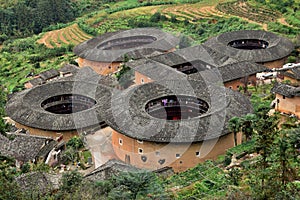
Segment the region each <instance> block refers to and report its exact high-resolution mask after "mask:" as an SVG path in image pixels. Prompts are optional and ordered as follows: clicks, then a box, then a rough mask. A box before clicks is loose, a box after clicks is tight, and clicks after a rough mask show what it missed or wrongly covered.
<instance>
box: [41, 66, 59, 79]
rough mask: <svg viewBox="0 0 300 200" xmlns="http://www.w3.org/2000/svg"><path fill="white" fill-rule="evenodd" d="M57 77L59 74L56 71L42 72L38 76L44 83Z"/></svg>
mask: <svg viewBox="0 0 300 200" xmlns="http://www.w3.org/2000/svg"><path fill="white" fill-rule="evenodd" d="M57 76H59V72H58V70H56V69H49V70H47V71H43V72H41V73H40V74H39V77H40V78H41V79H42V80H44V81H46V80H49V79H51V78H54V77H57Z"/></svg>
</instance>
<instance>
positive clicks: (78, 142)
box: [66, 136, 84, 150]
mask: <svg viewBox="0 0 300 200" xmlns="http://www.w3.org/2000/svg"><path fill="white" fill-rule="evenodd" d="M66 146H67V147H71V148H73V149H75V150H79V149H81V148H83V147H84V144H83V141H82V139H81V138H80V137H77V136H74V137H72V138H71V139H70V140H69V141H68V142H67V144H66Z"/></svg>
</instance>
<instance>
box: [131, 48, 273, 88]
mask: <svg viewBox="0 0 300 200" xmlns="http://www.w3.org/2000/svg"><path fill="white" fill-rule="evenodd" d="M187 62H189V63H191V64H192V66H193V67H195V68H196V69H197V70H198V72H201V71H204V70H210V69H214V70H215V73H216V74H217V73H219V75H220V79H222V80H223V82H228V81H232V80H236V79H240V78H243V77H246V76H249V75H255V74H256V73H258V72H262V71H265V70H267V68H266V67H265V66H263V65H259V64H256V63H251V62H247V61H243V62H239V61H237V60H235V59H233V58H230V57H228V56H226V55H224V54H221V53H218V52H215V51H213V50H212V49H210V48H208V47H204V46H202V45H199V46H194V47H189V48H185V49H180V50H177V51H175V52H171V53H167V54H162V55H159V56H154V57H151V58H145V59H140V60H136V61H131V62H127V63H126V65H128V66H129V67H131V68H132V69H134V70H136V71H138V72H140V73H141V74H144V75H146V76H148V77H149V78H151V79H152V80H162V79H169V80H170V79H177V78H183V77H186V76H187V75H185V74H183V73H180V72H179V71H177V70H176V69H174V68H172V67H171V66H174V65H179V64H183V63H187ZM188 76H189V77H191V78H193V79H195V80H197V77H199V76H201V74H197V73H193V74H190V75H188Z"/></svg>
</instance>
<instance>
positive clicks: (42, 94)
mask: <svg viewBox="0 0 300 200" xmlns="http://www.w3.org/2000/svg"><path fill="white" fill-rule="evenodd" d="M79 72H81V73H77V74H76V75H75V76H73V77H71V78H70V77H68V78H67V79H63V80H59V81H53V82H50V83H47V84H44V85H40V86H37V87H35V88H31V89H27V90H24V91H21V92H19V93H16V94H14V95H13V96H12V97H11V98H10V99H9V101H8V102H7V104H6V113H7V115H8V116H9V117H10V118H12V119H13V120H15V121H16V122H18V123H20V124H23V125H26V126H29V127H34V128H40V129H43V130H53V131H67V130H76V129H78V128H85V127H89V126H94V125H97V124H99V122H102V121H103V116H102V115H101V114H100V112H101V111H99V110H98V107H99V105H100V104H102V103H107V102H109V100H107V99H108V98H110V96H111V91H110V90H111V88H109V87H107V86H105V85H102V84H101V83H102V81H103V80H102V79H101V77H100V76H99V75H97V74H96V73H95V72H93V71H90V70H89V69H88V68H85V69H84V70H79ZM75 80H76V81H75ZM63 94H77V95H83V96H87V97H90V98H92V99H94V100H96V102H97V104H96V105H95V106H94V107H92V108H90V109H88V110H84V111H81V112H77V113H72V114H54V113H50V112H48V111H46V110H44V109H43V108H42V106H41V104H42V102H43V101H45V100H46V99H48V98H50V97H53V96H58V95H63Z"/></svg>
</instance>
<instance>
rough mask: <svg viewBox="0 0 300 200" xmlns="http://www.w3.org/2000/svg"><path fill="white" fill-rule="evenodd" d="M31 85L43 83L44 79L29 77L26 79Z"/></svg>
mask: <svg viewBox="0 0 300 200" xmlns="http://www.w3.org/2000/svg"><path fill="white" fill-rule="evenodd" d="M28 82H29V83H30V84H31V85H32V86H37V85H41V84H43V83H45V81H44V80H43V79H41V78H40V77H36V78H34V79H31V80H29V81H28Z"/></svg>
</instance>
